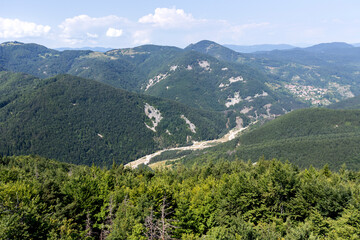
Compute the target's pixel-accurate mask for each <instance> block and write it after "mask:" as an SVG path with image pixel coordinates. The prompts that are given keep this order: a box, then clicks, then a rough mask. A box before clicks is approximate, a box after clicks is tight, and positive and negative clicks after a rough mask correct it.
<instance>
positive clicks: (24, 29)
mask: <svg viewBox="0 0 360 240" xmlns="http://www.w3.org/2000/svg"><path fill="white" fill-rule="evenodd" d="M50 30H51V27H50V26H47V25H46V26H44V25H39V24H36V23H32V22H24V21H21V20H19V19H9V18H1V17H0V38H23V37H39V36H43V35H46V34H48V33H49V31H50Z"/></svg>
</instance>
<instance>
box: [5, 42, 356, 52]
mask: <svg viewBox="0 0 360 240" xmlns="http://www.w3.org/2000/svg"><path fill="white" fill-rule="evenodd" d="M202 41H211V42H215V41H212V40H207V39H204V40H200V41H198V42H195V43H189V44H188V45H186V46H185V47H180V46H176V45H164V44H156V43H147V44H140V45H134V46H129V47H106V46H101V45H96V46H81V47H72V46H62V47H48V46H47V45H45V44H41V43H37V42H22V41H19V40H11V41H4V42H1V43H0V45H3V44H6V43H21V44H37V45H41V46H44V47H46V48H49V49H54V50H58V51H63V50H91V49H104V50H112V49H125V48H135V47H140V46H146V45H153V46H168V47H177V48H181V49H184V48H186V47H187V46H189V45H191V44H197V43H199V42H202ZM215 43H217V44H219V45H222V46H224V47H227V46H236V47H260V46H281V45H288V46H291V47H294V48H307V47H312V46H316V45H319V44H331V43H346V44H349V45H352V46H354V47H360V41H359V42H357V43H348V42H341V41H334V42H319V43H313V44H310V43H296V44H291V43H261V44H251V45H250V44H249V45H247V44H236V43H218V42H215Z"/></svg>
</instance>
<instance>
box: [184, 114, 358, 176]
mask: <svg viewBox="0 0 360 240" xmlns="http://www.w3.org/2000/svg"><path fill="white" fill-rule="evenodd" d="M359 144H360V110H358V109H357V110H333V109H325V108H311V109H300V110H296V111H293V112H291V113H288V114H286V115H284V116H281V117H278V118H277V119H275V120H272V121H269V122H267V123H265V124H264V125H262V126H254V127H253V129H249V131H247V132H245V133H243V134H242V135H240V136H239V137H238V138H237V139H234V140H233V141H230V142H227V143H224V144H221V145H218V146H216V147H213V148H211V149H207V150H203V151H198V152H194V153H192V154H190V155H189V156H187V157H185V158H183V159H182V160H181V161H182V162H183V163H184V164H186V165H188V166H191V165H194V164H195V165H202V164H204V163H209V162H221V161H224V160H226V161H228V160H237V159H241V160H245V161H248V160H251V161H252V162H256V161H257V160H258V159H259V158H261V157H262V156H264V157H265V158H266V159H272V158H277V159H281V160H289V161H290V162H292V163H294V164H296V165H297V166H299V167H301V168H308V167H309V166H310V165H313V166H315V167H318V168H321V167H323V166H324V165H325V164H328V165H329V167H330V169H332V170H338V169H340V168H341V165H342V164H344V163H345V164H346V165H347V166H348V167H349V168H350V169H353V170H359V169H360V158H359V156H360V148H359V147H358V146H359Z"/></svg>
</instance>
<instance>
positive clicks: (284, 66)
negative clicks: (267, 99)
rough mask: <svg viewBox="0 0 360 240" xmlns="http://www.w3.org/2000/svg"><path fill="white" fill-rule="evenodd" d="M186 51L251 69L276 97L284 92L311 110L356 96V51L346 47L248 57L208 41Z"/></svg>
mask: <svg viewBox="0 0 360 240" xmlns="http://www.w3.org/2000/svg"><path fill="white" fill-rule="evenodd" d="M188 48H189V49H193V50H195V51H198V52H202V53H207V54H209V55H212V56H214V57H216V58H218V59H221V60H226V61H230V62H234V63H242V64H246V65H247V66H251V67H253V68H254V69H256V70H258V71H261V72H263V73H264V74H266V75H267V78H266V79H265V81H264V82H265V83H266V84H267V85H268V86H269V87H270V88H271V89H273V90H274V91H275V92H276V93H279V92H286V93H288V94H291V95H292V96H294V97H295V98H297V99H298V100H301V101H304V102H307V103H309V104H311V105H314V106H319V105H329V104H331V103H335V102H337V101H339V100H343V99H347V98H351V97H353V96H356V95H358V94H359V93H360V88H359V86H358V79H359V72H360V68H359V66H360V65H359V64H360V57H359V56H360V54H359V53H360V48H358V47H354V46H352V45H349V44H346V43H325V44H319V45H315V46H312V47H308V48H293V49H288V50H274V51H264V52H257V53H252V54H244V53H238V52H235V51H232V50H231V49H228V48H226V47H224V46H221V45H219V44H216V43H214V42H211V41H200V42H199V43H196V44H192V45H190V46H189V47H188Z"/></svg>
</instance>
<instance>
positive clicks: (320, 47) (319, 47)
mask: <svg viewBox="0 0 360 240" xmlns="http://www.w3.org/2000/svg"><path fill="white" fill-rule="evenodd" d="M350 48H354V46H353V45H350V44H348V43H345V42H332V43H320V44H316V45H314V46H311V47H307V48H303V49H304V50H305V51H320V52H325V51H329V50H333V49H350Z"/></svg>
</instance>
